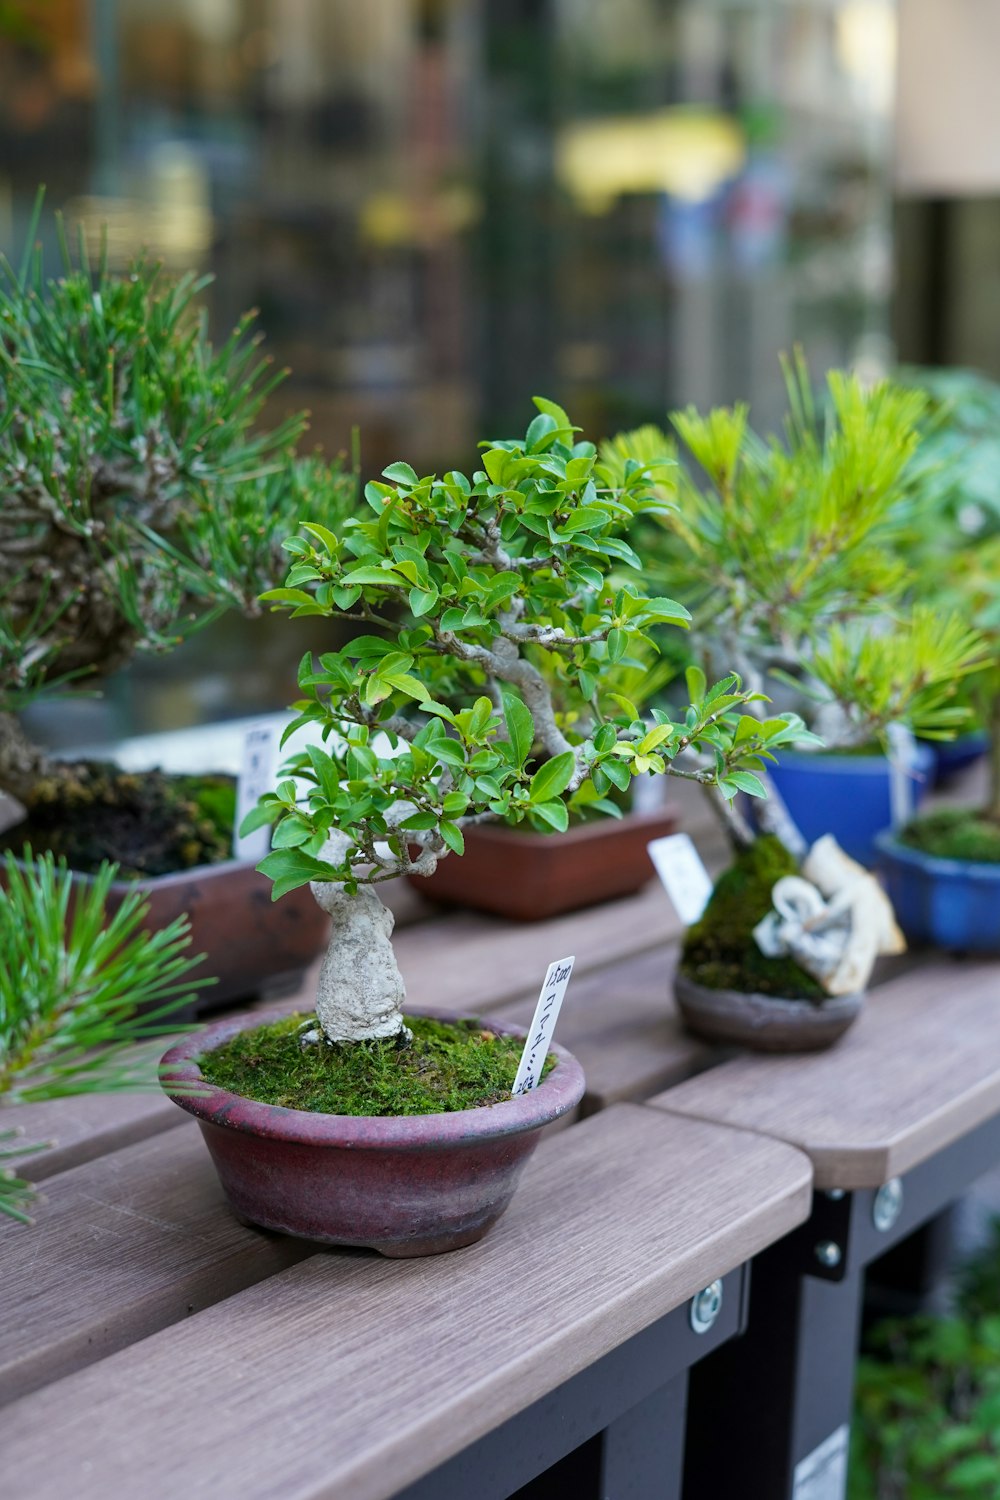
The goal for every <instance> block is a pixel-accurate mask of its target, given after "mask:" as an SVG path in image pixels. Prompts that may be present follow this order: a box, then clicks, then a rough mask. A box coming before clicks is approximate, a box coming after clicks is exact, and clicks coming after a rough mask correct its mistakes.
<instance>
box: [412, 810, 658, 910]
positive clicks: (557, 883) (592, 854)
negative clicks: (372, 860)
mask: <svg viewBox="0 0 1000 1500" xmlns="http://www.w3.org/2000/svg"><path fill="white" fill-rule="evenodd" d="M676 827H677V815H676V813H674V812H673V811H672V810H671V809H670V808H665V809H663V810H658V811H656V812H647V813H627V814H626V815H625V817H623V818H601V819H599V820H597V821H595V822H593V823H578V824H576V825H575V826H574V827H572V828H568V829H567V830H566V832H565V833H550V834H547V833H534V832H533V831H532V830H531V829H525V828H508V827H507V826H506V825H505V824H503V823H481V824H478V825H474V826H473V827H471V828H467V829H466V830H465V853H464V854H463V855H462V856H461V858H458V857H451V858H448V859H443V860H442V861H441V863H440V864H439V865H438V867H437V869H436V870H435V871H434V873H433V875H426V876H421V875H416V876H412V877H411V881H412V884H413V886H414V888H415V889H416V890H418V891H419V892H420V894H421V895H423V896H427V897H428V898H429V900H431V901H441V902H444V903H445V904H446V905H453V906H468V907H472V908H474V909H475V910H476V911H488V912H493V913H495V914H496V915H497V916H501V917H507V918H509V919H510V920H511V921H514V922H540V921H547V920H548V919H549V918H550V917H559V916H562V915H563V914H564V913H565V912H570V911H577V910H579V909H580V907H584V906H594V905H596V904H597V903H598V902H600V901H613V900H614V899H615V898H616V897H620V896H631V895H632V894H633V893H634V892H635V891H638V890H641V888H642V887H643V886H644V885H645V884H646V882H647V881H648V880H651V879H652V878H653V873H654V872H653V866H652V864H651V863H650V859H649V855H648V854H647V853H646V845H647V844H648V843H649V842H650V840H651V839H658V838H663V837H664V836H665V835H666V834H668V833H673V832H674V830H675V829H676Z"/></svg>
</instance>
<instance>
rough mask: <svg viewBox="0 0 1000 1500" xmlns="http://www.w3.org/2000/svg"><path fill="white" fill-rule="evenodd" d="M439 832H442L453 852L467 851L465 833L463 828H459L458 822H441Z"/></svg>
mask: <svg viewBox="0 0 1000 1500" xmlns="http://www.w3.org/2000/svg"><path fill="white" fill-rule="evenodd" d="M438 832H439V833H440V834H441V837H442V838H443V839H444V841H445V843H446V844H447V845H448V848H449V849H450V850H451V852H452V854H464V853H465V835H464V834H463V832H462V830H461V828H459V826H458V824H457V823H449V822H447V821H445V822H443V823H442V824H441V827H440V829H439V830H438Z"/></svg>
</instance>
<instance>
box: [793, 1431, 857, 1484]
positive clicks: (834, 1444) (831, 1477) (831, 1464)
mask: <svg viewBox="0 0 1000 1500" xmlns="http://www.w3.org/2000/svg"><path fill="white" fill-rule="evenodd" d="M850 1436H851V1432H850V1428H849V1427H848V1426H847V1424H846V1423H845V1424H844V1426H843V1427H838V1428H837V1430H836V1432H831V1434H830V1436H829V1437H828V1438H827V1439H826V1441H825V1442H823V1443H820V1445H819V1447H818V1448H814V1449H813V1451H812V1452H811V1453H807V1454H806V1456H805V1458H803V1459H802V1460H801V1461H800V1462H799V1463H797V1464H796V1465H795V1477H794V1481H793V1486H792V1500H844V1496H845V1495H846V1494H847V1450H848V1446H849V1443H850Z"/></svg>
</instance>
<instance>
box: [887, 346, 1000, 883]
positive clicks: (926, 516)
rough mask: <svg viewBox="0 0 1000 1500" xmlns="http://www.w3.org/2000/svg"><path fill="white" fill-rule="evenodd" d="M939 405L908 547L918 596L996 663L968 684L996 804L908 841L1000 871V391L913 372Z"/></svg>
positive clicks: (957, 815)
mask: <svg viewBox="0 0 1000 1500" xmlns="http://www.w3.org/2000/svg"><path fill="white" fill-rule="evenodd" d="M905 378H906V379H907V380H909V381H912V382H913V383H914V385H915V386H916V387H917V388H918V389H919V390H921V392H922V393H924V394H925V396H926V398H927V400H928V403H929V406H928V410H927V414H926V417H925V421H924V426H925V436H924V441H923V443H922V445H921V449H920V454H919V459H920V462H919V464H918V465H917V466H916V477H915V485H914V496H913V504H912V518H911V524H910V526H909V528H908V531H907V533H906V535H905V538H904V547H905V554H904V555H905V556H906V559H907V562H908V564H909V567H910V570H911V575H912V578H913V592H914V593H915V594H918V595H919V597H921V598H925V599H929V600H932V601H934V602H935V603H936V604H937V605H938V607H940V608H942V609H950V610H953V611H955V612H956V613H957V614H959V615H961V617H962V618H963V619H965V620H966V621H967V622H968V623H969V625H970V626H972V627H974V628H975V629H976V630H977V631H978V632H979V634H980V636H981V637H982V638H983V640H984V641H985V643H986V647H987V660H986V665H985V668H984V670H983V671H981V672H979V673H977V674H976V676H975V677H973V678H972V679H971V680H970V682H969V683H968V685H967V688H966V692H965V701H966V703H967V706H968V709H969V714H970V721H971V723H972V724H973V725H976V724H978V725H982V726H983V727H984V728H986V730H987V731H988V733H989V738H990V747H989V753H988V761H987V765H988V777H987V787H986V795H985V797H984V799H983V801H982V803H981V804H980V805H979V806H977V807H947V808H939V809H936V810H934V811H932V812H930V813H928V814H925V815H922V816H920V817H918V818H915V819H914V820H913V821H912V822H911V823H910V825H909V826H908V827H907V828H905V829H904V830H903V831H902V832H901V834H900V839H901V841H902V842H903V843H904V844H908V845H909V846H910V847H911V848H914V849H919V850H921V851H922V852H923V853H925V854H930V855H935V856H938V857H940V858H944V859H956V860H963V861H971V862H973V863H983V864H997V863H1000V469H998V462H1000V385H998V384H997V383H996V382H994V381H992V380H988V379H987V378H986V377H985V376H982V375H976V374H973V373H971V372H969V371H963V370H951V371H931V370H927V371H912V372H908V373H907V374H906V376H905Z"/></svg>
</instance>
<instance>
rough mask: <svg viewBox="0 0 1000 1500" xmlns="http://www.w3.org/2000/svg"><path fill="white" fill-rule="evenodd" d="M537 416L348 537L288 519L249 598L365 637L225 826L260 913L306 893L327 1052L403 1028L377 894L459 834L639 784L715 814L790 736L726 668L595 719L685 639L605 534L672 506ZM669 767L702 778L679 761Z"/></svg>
mask: <svg viewBox="0 0 1000 1500" xmlns="http://www.w3.org/2000/svg"><path fill="white" fill-rule="evenodd" d="M535 404H536V406H537V407H538V414H537V416H536V417H535V418H534V420H533V421H532V422H531V424H530V426H529V427H528V430H527V432H526V434H525V436H524V437H523V438H521V439H518V440H516V441H513V440H512V441H503V442H488V443H485V444H483V445H482V448H483V453H482V459H481V464H480V467H478V468H477V469H476V470H475V471H474V472H473V473H472V474H471V476H467V475H465V474H463V473H460V472H458V471H455V470H453V471H450V472H448V473H446V474H444V475H443V476H441V477H438V476H433V475H431V476H425V477H420V476H418V475H417V474H416V473H415V472H414V470H413V469H412V468H411V467H410V466H409V465H408V464H406V463H394V464H391V465H390V466H389V467H388V468H387V469H386V470H385V471H384V474H383V479H382V480H379V481H373V482H372V483H370V484H368V485H367V486H366V488H365V499H366V501H367V503H368V506H369V507H370V514H369V516H368V518H367V519H364V518H362V517H357V518H352V519H350V520H349V521H348V522H347V524H346V525H345V526H344V527H343V528H342V531H341V534H340V535H337V534H335V533H333V532H332V531H330V530H329V529H328V528H327V527H325V526H323V525H319V524H316V523H314V522H308V523H306V524H305V525H304V526H303V528H302V529H303V533H304V534H303V535H299V536H295V537H293V538H291V539H290V540H289V541H288V542H287V543H286V546H287V548H288V550H289V551H290V552H291V554H292V556H293V558H294V563H293V566H292V569H291V572H290V573H289V576H288V580H287V583H286V586H285V587H283V588H279V589H275V590H272V591H270V592H269V593H267V594H265V596H264V597H265V599H267V600H269V601H270V602H271V603H272V604H274V605H275V606H276V607H278V608H280V609H287V610H290V611H291V613H292V614H293V615H321V616H327V617H330V618H334V619H347V620H350V621H353V622H354V623H355V624H356V625H357V626H359V627H361V629H360V633H359V634H358V635H357V636H356V637H355V638H354V639H353V640H352V641H351V642H350V644H349V645H347V646H346V647H344V649H343V650H340V651H332V652H327V653H324V654H322V655H321V656H320V657H319V659H318V661H314V660H313V658H312V656H311V655H307V656H306V657H305V659H304V660H303V662H302V665H301V670H300V675H299V682H300V686H301V688H302V694H303V696H302V698H301V700H300V701H299V703H298V704H297V705H296V708H297V710H298V717H297V718H296V720H295V721H294V724H293V725H292V726H291V727H290V730H289V732H291V729H293V728H297V727H299V726H301V725H305V724H311V725H313V726H315V728H316V730H317V731H318V737H321V738H322V740H323V745H322V747H320V746H318V745H313V746H311V747H310V748H309V749H308V751H307V752H305V753H303V754H301V755H299V756H297V757H295V758H294V760H293V761H292V762H291V763H290V766H289V775H288V777H287V779H286V780H284V781H282V782H281V784H280V785H279V787H278V789H277V791H276V792H274V793H273V794H269V795H267V796H265V797H264V798H263V799H262V801H261V804H260V805H259V807H258V808H257V809H256V810H255V811H254V812H253V813H251V815H250V818H249V819H248V822H247V824H245V825H244V826H245V827H247V826H261V825H263V824H264V823H271V824H273V825H274V832H273V839H272V852H271V853H270V854H269V855H268V856H267V857H266V858H265V859H264V861H263V862H262V864H261V866H260V868H261V869H262V870H263V871H264V872H265V873H266V874H268V875H269V876H271V878H272V879H273V881H274V895H275V897H279V896H281V895H282V894H283V893H284V892H286V891H289V890H292V889H294V888H295V887H296V886H300V885H304V884H305V883H307V882H311V883H312V889H313V891H314V894H315V895H316V898H317V900H318V901H319V902H320V904H321V905H322V906H323V907H324V908H325V909H326V910H327V911H329V913H330V915H331V916H332V918H333V924H334V925H333V937H332V940H331V944H330V949H329V952H328V955H327V957H326V959H325V962H324V965H323V970H322V974H321V977H320V984H319V994H318V997H317V1006H316V1009H317V1015H318V1019H319V1024H320V1028H321V1031H322V1034H323V1035H324V1036H325V1037H326V1039H327V1040H329V1041H331V1042H338V1043H339V1042H358V1041H364V1040H366V1039H370V1038H375V1037H390V1036H398V1035H399V1034H400V1033H401V1032H402V1030H403V1021H402V1015H401V1005H402V1001H403V984H402V980H401V978H400V975H399V971H398V968H397V966H396V962H395V959H394V958H393V954H392V948H391V945H390V942H389V937H390V933H391V930H392V920H393V919H392V916H391V914H390V913H389V912H388V911H387V910H386V908H385V907H384V906H383V905H382V903H381V901H380V900H379V897H378V893H377V887H378V885H379V884H380V883H381V882H383V881H385V880H390V879H392V878H393V877H395V876H397V875H399V874H402V873H413V872H415V873H418V874H423V873H429V872H430V871H431V870H433V869H434V867H435V866H436V864H437V862H438V860H440V859H441V858H442V857H444V856H446V855H448V854H449V853H452V854H456V855H461V853H462V851H463V847H464V836H463V828H464V827H465V826H467V825H468V824H469V823H470V822H477V821H481V820H485V819H494V818H502V819H504V820H505V821H507V822H508V823H512V824H516V823H521V822H527V823H529V824H531V825H532V826H533V827H535V828H536V829H539V830H543V831H544V830H554V831H560V830H564V829H565V828H566V826H567V823H568V820H569V818H570V816H571V814H572V813H573V812H575V811H577V810H578V809H580V808H582V807H586V808H587V809H588V810H591V811H597V812H599V813H606V814H609V815H614V814H615V813H617V811H618V809H617V808H616V806H615V804H614V803H613V802H612V801H611V800H610V798H609V797H608V795H607V794H608V793H609V792H610V790H611V789H612V788H619V789H625V788H627V787H628V785H629V782H630V779H631V777H632V776H634V775H635V774H637V773H641V772H647V771H651V772H655V773H658V774H666V775H674V776H684V777H688V778H690V779H694V780H696V781H699V782H701V783H703V784H704V785H706V786H710V787H713V788H717V789H718V795H719V797H720V798H721V799H722V800H723V801H724V802H725V801H731V799H732V798H733V797H735V795H736V793H737V792H739V791H743V792H746V793H749V794H750V795H751V796H759V795H761V793H762V792H763V787H762V786H761V783H760V780H759V778H758V775H757V772H758V771H759V769H760V767H761V766H762V764H763V762H762V760H761V758H760V755H761V751H762V750H763V749H764V748H765V747H768V746H772V747H773V746H775V745H779V744H785V743H788V742H790V741H794V740H795V739H796V738H797V737H798V736H799V734H800V733H801V721H800V720H799V719H798V717H797V716H796V715H794V714H782V715H778V716H774V717H771V718H763V717H762V718H760V719H757V718H751V717H748V715H747V714H746V713H745V712H744V710H745V708H746V706H747V705H748V704H749V703H750V702H752V701H755V696H756V695H755V694H754V693H753V692H750V691H748V690H747V689H746V688H744V687H743V686H742V685H741V683H740V681H739V679H738V677H737V676H736V675H735V674H732V673H729V674H726V675H723V676H722V677H721V678H720V679H719V680H717V681H716V682H715V683H714V685H712V686H709V685H708V683H707V681H706V682H700V683H699V684H698V692H697V693H696V694H694V696H693V698H692V701H691V703H690V704H689V705H687V706H686V707H685V709H684V710H683V711H681V712H679V713H677V714H676V715H673V716H672V715H670V714H669V713H667V712H666V711H664V710H661V709H656V710H653V711H652V712H651V714H650V716H649V719H648V720H644V719H642V717H641V716H640V714H639V711H638V709H637V708H636V706H635V705H634V704H633V703H632V702H631V701H630V700H629V699H628V698H626V697H624V696H623V695H621V694H617V695H616V696H615V701H614V702H613V703H612V704H611V705H610V707H611V710H612V711H611V712H608V711H607V709H608V705H607V703H606V700H604V699H603V695H602V692H601V680H602V675H603V674H605V673H606V672H607V670H608V669H609V667H613V666H616V665H617V664H620V663H623V662H627V661H628V660H629V659H630V658H629V653H630V652H631V651H633V650H634V649H640V650H645V651H648V649H649V643H650V637H649V631H650V628H651V627H654V626H656V625H659V624H669V625H681V626H685V625H687V623H688V620H689V615H688V611H687V609H686V608H685V607H684V606H683V605H681V604H679V603H677V602H675V601H674V600H673V599H671V598H669V597H666V596H656V597H650V596H648V595H647V594H646V593H645V592H644V591H643V589H642V588H641V586H640V584H639V582H638V581H637V575H638V574H639V573H641V569H642V564H641V562H640V559H639V558H638V556H637V555H636V553H635V552H634V551H633V549H632V547H631V546H630V545H629V543H628V541H626V540H625V538H624V537H623V535H622V532H623V530H624V529H625V528H627V527H628V526H630V525H632V524H634V523H635V521H636V518H637V517H641V516H648V515H652V514H659V513H661V512H663V511H664V510H666V509H667V508H668V507H667V506H666V505H665V504H664V502H663V500H662V498H661V497H659V496H657V494H656V492H655V489H654V486H653V485H652V483H651V473H650V470H649V466H648V465H646V464H643V463H640V462H633V461H626V462H625V463H624V464H623V465H622V466H621V471H620V473H619V474H618V475H617V476H613V475H612V474H611V473H610V472H609V470H608V468H607V466H606V465H605V464H603V463H601V462H599V460H598V457H597V454H596V450H595V448H594V446H593V444H591V443H588V442H582V441H578V440H577V436H576V433H577V429H576V428H574V427H573V426H572V425H571V423H570V421H569V419H568V417H567V416H566V413H565V412H564V411H563V410H562V409H561V408H560V407H559V406H557V405H555V404H554V403H553V402H551V401H546V400H542V399H541V398H537V399H536V402H535ZM612 575H615V577H614V581H612ZM557 702H558V704H559V705H560V706H559V708H557V707H556V703H557ZM688 752H697V753H699V754H700V756H701V757H702V760H703V762H704V763H703V764H694V765H688V766H685V764H684V757H685V755H686V754H687V753H688Z"/></svg>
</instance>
